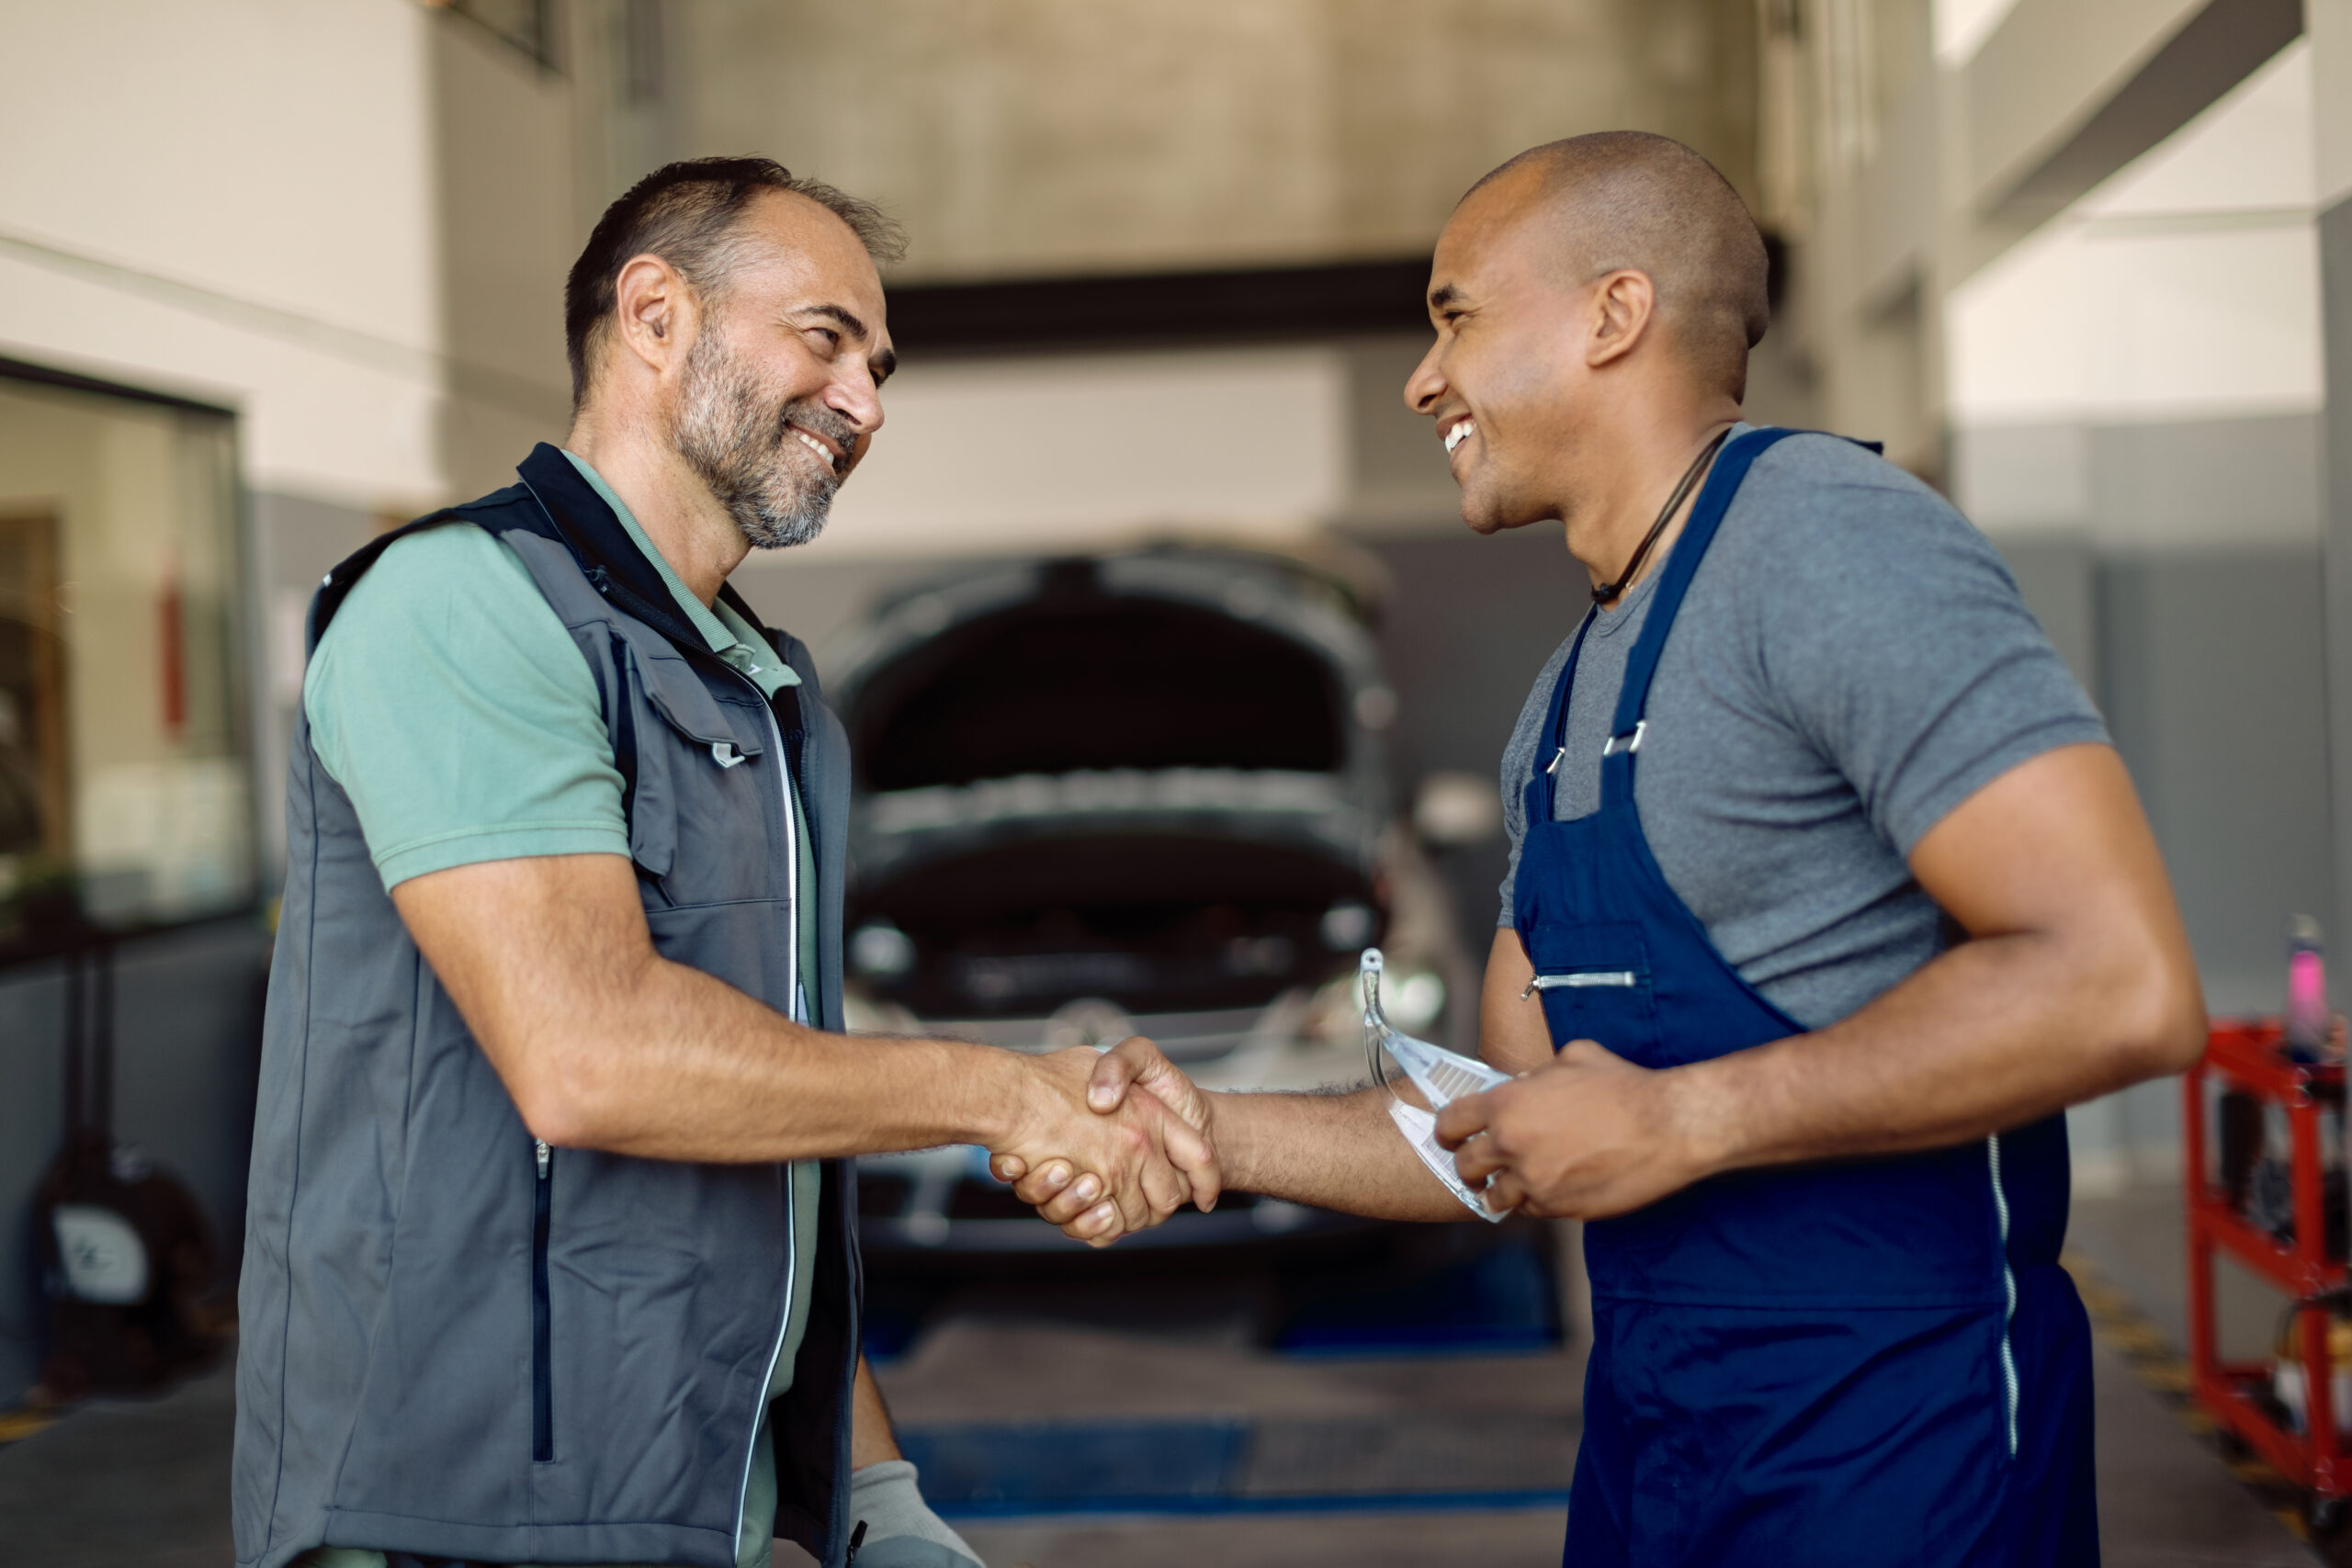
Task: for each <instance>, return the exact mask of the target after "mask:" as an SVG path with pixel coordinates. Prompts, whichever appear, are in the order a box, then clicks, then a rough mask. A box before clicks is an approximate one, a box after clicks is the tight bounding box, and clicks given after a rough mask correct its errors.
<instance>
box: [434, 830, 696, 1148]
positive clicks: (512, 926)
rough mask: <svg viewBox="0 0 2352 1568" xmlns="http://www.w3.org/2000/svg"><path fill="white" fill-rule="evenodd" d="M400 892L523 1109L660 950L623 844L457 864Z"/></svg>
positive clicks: (447, 985) (440, 972) (443, 978)
mask: <svg viewBox="0 0 2352 1568" xmlns="http://www.w3.org/2000/svg"><path fill="white" fill-rule="evenodd" d="M392 903H393V905H394V907H395V908H398V909H399V911H400V916H401V921H402V923H403V924H405V925H406V926H407V927H408V931H409V935H410V937H411V938H412V939H413V940H414V942H416V945H417V950H418V951H419V952H420V953H423V954H424V961H425V962H426V963H427V964H431V965H432V966H433V973H434V975H435V977H437V978H438V979H439V980H440V982H441V985H442V987H443V988H444V989H446V990H447V992H448V993H449V996H450V998H451V999H452V1000H453V1001H455V1002H456V1003H457V1005H458V1012H459V1013H460V1014H461V1015H462V1016H463V1017H464V1019H465V1021H466V1024H467V1027H468V1028H469V1029H470V1030H471V1031H472V1032H473V1035H474V1038H475V1040H476V1041H477V1042H478V1043H480V1044H481V1048H482V1051H483V1053H484V1054H485V1055H488V1056H489V1057H490V1060H491V1065H492V1066H494V1067H495V1068H497V1070H498V1074H499V1077H501V1078H502V1079H503V1080H504V1082H505V1084H506V1087H507V1091H508V1092H509V1093H510V1094H512V1095H513V1096H514V1098H515V1103H516V1104H517V1105H518V1106H521V1107H523V1108H524V1111H525V1115H526V1119H529V1118H530V1116H531V1108H532V1105H533V1104H534V1100H535V1096H534V1091H535V1090H536V1089H538V1088H539V1087H541V1086H540V1084H539V1081H538V1078H537V1074H538V1073H539V1071H540V1070H541V1069H542V1068H544V1067H545V1066H547V1064H548V1060H549V1058H550V1057H551V1055H552V1054H553V1053H554V1051H555V1050H556V1049H558V1048H559V1047H560V1046H563V1045H565V1044H569V1043H575V1042H577V1041H578V1040H580V1039H581V1038H582V1037H583V1036H584V1035H585V1034H586V1032H587V1031H588V1030H589V1029H590V1028H591V1027H592V1026H593V1022H594V1020H595V1019H597V1018H598V1017H599V1016H611V1015H612V1014H613V1012H614V1011H615V1010H616V1003H617V1002H618V1000H619V998H620V994H621V993H622V992H623V991H624V990H625V989H626V987H628V984H629V983H630V981H631V979H632V978H633V977H634V976H639V975H640V974H642V973H643V970H644V966H645V965H646V964H649V963H651V962H655V961H656V960H655V955H654V952H653V942H652V936H651V933H650V931H648V929H647V927H646V923H645V908H644V906H643V904H642V903H641V902H640V901H639V896H638V890H637V877H636V874H635V873H634V872H633V871H632V870H631V868H630V865H629V863H628V859H627V858H626V857H624V856H621V855H615V854H576V855H537V856H529V857H526V858H522V859H516V860H496V861H477V862H475V863H471V864H468V865H458V866H450V867H448V868H447V869H445V870H441V871H435V872H428V873H426V874H424V875H422V876H414V877H411V878H409V879H408V880H407V881H404V882H402V883H401V884H400V886H397V887H395V888H393V889H392Z"/></svg>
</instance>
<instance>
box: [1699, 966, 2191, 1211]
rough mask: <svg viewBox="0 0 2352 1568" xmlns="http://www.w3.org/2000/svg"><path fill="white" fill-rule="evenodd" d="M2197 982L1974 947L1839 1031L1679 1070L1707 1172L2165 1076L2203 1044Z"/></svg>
mask: <svg viewBox="0 0 2352 1568" xmlns="http://www.w3.org/2000/svg"><path fill="white" fill-rule="evenodd" d="M2201 1028H2202V1002H2201V999H2200V998H2199V995H2198V992H2197V988H2196V984H2195V976H2194V972H2193V971H2186V970H2185V966H2184V965H2182V964H2172V963H2166V962H2165V961H2164V955H2162V954H2158V953H2154V952H2153V950H2143V954H2142V956H2140V957H2138V958H2134V957H2133V956H2131V954H2130V953H2129V952H2128V948H2127V952H2126V954H2125V955H2124V956H2123V957H2121V958H2120V959H2119V958H2118V957H2117V956H2116V955H2115V953H2114V952H2113V950H2112V948H2111V947H2110V948H2109V950H2108V951H2107V952H2106V953H2099V952H2095V951H2089V950H2087V949H2086V947H2085V946H2083V945H2080V944H2069V943H2067V942H2063V941H2061V940H2059V939H2058V938H2055V937H2052V936H2049V935H2043V934H2020V935H2016V936H2003V937H1994V938H1989V939H1984V940H1979V941H1974V942H1965V943H1963V944H1962V945H1960V946H1958V947H1955V948H1953V949H1951V951H1949V952H1947V953H1944V954H1942V955H1941V956H1939V958H1937V959H1936V960H1935V961H1934V962H1932V963H1930V964H1928V965H1927V966H1926V967H1924V968H1922V969H1921V970H1919V971H1918V972H1917V973H1916V974H1915V975H1913V976H1911V977H1910V978H1909V979H1908V980H1906V981H1905V982H1904V983H1903V984H1901V985H1899V986H1897V987H1894V989H1893V990H1890V991H1888V992H1887V993H1886V994H1885V995H1884V996H1883V997H1881V998H1878V1000H1876V1001H1874V1002H1872V1003H1871V1005H1870V1006H1868V1007H1866V1008H1864V1009H1862V1010H1860V1011H1859V1012H1857V1013H1855V1014H1854V1015H1853V1016H1852V1017H1850V1018H1849V1019H1846V1020H1845V1021H1842V1022H1839V1023H1838V1024H1835V1025H1833V1026H1831V1027H1830V1028H1827V1029H1824V1030H1820V1031H1817V1032H1813V1033H1809V1034H1801V1035H1796V1036H1792V1037H1791V1038H1789V1039H1786V1040H1782V1041H1779V1042H1776V1043H1772V1044H1770V1045H1764V1046H1759V1047H1758V1048H1756V1049H1754V1050H1747V1051H1738V1052H1734V1053H1732V1054H1730V1055H1724V1056H1721V1057H1717V1058H1715V1059H1713V1060H1712V1061H1708V1062H1703V1063H1698V1064H1694V1065H1692V1066H1687V1067H1679V1068H1676V1069H1673V1070H1672V1072H1670V1073H1669V1074H1668V1077H1669V1078H1670V1079H1672V1080H1674V1092H1673V1101H1674V1104H1675V1107H1676V1115H1677V1117H1678V1119H1679V1120H1680V1122H1681V1123H1682V1126H1683V1129H1684V1134H1685V1136H1686V1138H1687V1139H1688V1141H1689V1144H1690V1145H1691V1148H1692V1150H1693V1152H1694V1154H1695V1156H1696V1158H1697V1161H1698V1163H1699V1164H1700V1166H1701V1167H1702V1169H1704V1170H1707V1171H1715V1170H1727V1169H1735V1168H1742V1167H1747V1166H1759V1165H1775V1164H1784V1163H1790V1162H1794V1161H1801V1160H1813V1159H1835V1158H1840V1157H1852V1156H1865V1155H1884V1154H1897V1153H1902V1152H1905V1151H1907V1150H1914V1149H1924V1148H1934V1147H1939V1146H1942V1145H1951V1144H1956V1143H1962V1142H1965V1141H1967V1140H1969V1139H1973V1138H1980V1137H1983V1136H1985V1135H1986V1134H1990V1133H1994V1132H1997V1131H2000V1130H2001V1129H2003V1128H2007V1127H2015V1126H2018V1125H2020V1124H2022V1123H2024V1122H2031V1121H2034V1120H2037V1119H2039V1118H2041V1117H2043V1116H2046V1115H2049V1114H2051V1113H2052V1112H2054V1111H2060V1110H2062V1109H2064V1107H2066V1106H2068V1105H2072V1104H2075V1103H2078V1102H2079V1101H2082V1100H2088V1099H2091V1098H2093V1097H2095V1096H2098V1095H2100V1094H2105V1093H2108V1092H2109V1091H2111V1090H2113V1089H2120V1088H2122V1087H2124V1086H2125V1085H2127V1084H2131V1083H2135V1082H2138V1081H2139V1080H2141V1079H2143V1078H2146V1077H2154V1076H2157V1075H2158V1074H2161V1073H2166V1072H2173V1071H2177V1070H2178V1069H2179V1067H2180V1066H2182V1065H2183V1063H2184V1061H2185V1059H2186V1057H2187V1055H2193V1054H2194V1051H2195V1049H2196V1046H2197V1044H2198V1043H2199V1041H2200V1038H2201Z"/></svg>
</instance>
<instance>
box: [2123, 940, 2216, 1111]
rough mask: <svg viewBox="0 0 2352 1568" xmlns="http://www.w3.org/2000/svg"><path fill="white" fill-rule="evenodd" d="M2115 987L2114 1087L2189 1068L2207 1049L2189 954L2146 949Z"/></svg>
mask: <svg viewBox="0 0 2352 1568" xmlns="http://www.w3.org/2000/svg"><path fill="white" fill-rule="evenodd" d="M2129 971H2130V973H2129V975H2128V977H2127V978H2124V980H2123V984H2122V985H2120V987H2118V994H2117V996H2116V998H2115V1005H2114V1006H2113V1008H2112V1009H2111V1010H2110V1011H2109V1017H2110V1019H2111V1020H2112V1021H2113V1032H2112V1034H2111V1037H2110V1039H2109V1050H2110V1053H2111V1057H2112V1064H2113V1070H2114V1079H2115V1082H2114V1085H2113V1087H2115V1088H2118V1089H2120V1088H2122V1087H2124V1086H2125V1085H2127V1084H2134V1083H2139V1082H2141V1081H2142V1080H2143V1079H2147V1078H2157V1077H2170V1076H2172V1075H2174V1074H2177V1073H2183V1072H2187V1071H2188V1069H2189V1068H2190V1067H2192V1066H2195V1065H2196V1063H2197V1059H2198V1058H2199V1056H2201V1055H2204V1053H2205V1040H2206V1032H2207V1028H2208V1022H2207V1020H2206V1016H2205V993H2204V987H2202V985H2201V984H2200V983H2199V980H2198V977H2197V969H2196V965H2195V964H2194V963H2193V961H2191V960H2190V958H2189V956H2188V953H2186V952H2185V951H2183V952H2181V953H2177V954H2175V953H2146V954H2145V955H2144V956H2143V959H2142V960H2141V962H2139V963H2137V964H2131V965H2129Z"/></svg>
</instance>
